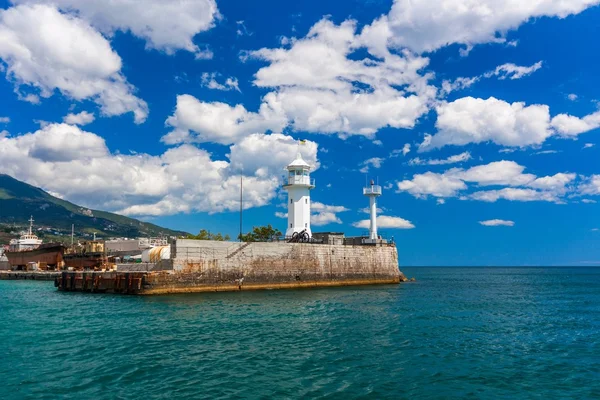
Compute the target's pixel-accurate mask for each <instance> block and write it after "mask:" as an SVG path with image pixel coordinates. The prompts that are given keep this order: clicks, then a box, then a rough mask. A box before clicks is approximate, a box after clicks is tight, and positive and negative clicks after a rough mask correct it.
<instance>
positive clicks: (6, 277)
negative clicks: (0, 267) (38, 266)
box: [0, 271, 60, 281]
mask: <svg viewBox="0 0 600 400" xmlns="http://www.w3.org/2000/svg"><path fill="white" fill-rule="evenodd" d="M59 276H60V272H56V271H0V281H17V280H32V281H53V280H55V279H56V278H57V277H59Z"/></svg>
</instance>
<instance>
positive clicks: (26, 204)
mask: <svg viewBox="0 0 600 400" xmlns="http://www.w3.org/2000/svg"><path fill="white" fill-rule="evenodd" d="M30 216H33V219H34V220H35V223H34V224H35V227H36V228H40V227H44V228H52V229H46V230H45V231H46V232H48V233H46V236H51V235H56V233H54V232H57V233H58V235H59V236H60V235H64V234H65V233H68V234H70V232H71V224H74V225H75V231H76V232H77V236H79V237H86V236H91V235H93V234H94V233H95V234H96V236H97V237H98V238H106V237H130V238H134V237H155V236H180V235H187V233H186V232H180V231H173V230H171V229H166V228H162V227H160V226H157V225H154V224H150V223H147V222H142V221H138V220H136V219H133V218H128V217H124V216H122V215H118V214H113V213H109V212H106V211H98V210H91V209H88V208H85V207H80V206H78V205H75V204H73V203H69V202H68V201H65V200H61V199H59V198H57V197H54V196H52V195H50V194H48V193H46V192H45V191H43V190H42V189H40V188H37V187H35V186H31V185H28V184H27V183H24V182H21V181H19V180H17V179H14V178H12V177H10V176H8V175H4V174H0V228H1V229H0V230H2V231H3V233H4V235H2V236H4V240H3V237H0V243H1V242H3V241H6V240H5V237H6V236H7V235H6V234H7V232H9V231H11V229H12V230H13V231H14V230H15V228H14V227H17V228H19V227H21V228H22V227H26V226H27V225H28V222H27V220H28V219H29V217H30ZM53 239H55V238H53Z"/></svg>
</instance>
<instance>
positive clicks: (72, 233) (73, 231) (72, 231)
mask: <svg viewBox="0 0 600 400" xmlns="http://www.w3.org/2000/svg"><path fill="white" fill-rule="evenodd" d="M74 235H75V224H71V248H73V236H74Z"/></svg>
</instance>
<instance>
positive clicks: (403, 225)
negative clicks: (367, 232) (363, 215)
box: [352, 215, 415, 229]
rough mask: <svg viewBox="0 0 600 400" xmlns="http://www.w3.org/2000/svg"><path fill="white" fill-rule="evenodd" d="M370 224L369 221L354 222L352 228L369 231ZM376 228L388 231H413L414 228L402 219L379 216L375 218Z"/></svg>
mask: <svg viewBox="0 0 600 400" xmlns="http://www.w3.org/2000/svg"><path fill="white" fill-rule="evenodd" d="M370 224H371V221H370V220H368V219H363V220H361V221H358V222H354V223H353V224H352V226H354V227H356V228H363V229H369V226H370ZM377 227H378V228H390V229H414V227H415V226H414V225H413V223H412V222H410V221H408V220H406V219H404V218H400V217H391V216H387V215H380V216H378V217H377Z"/></svg>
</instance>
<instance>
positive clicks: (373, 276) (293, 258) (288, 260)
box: [143, 239, 405, 294]
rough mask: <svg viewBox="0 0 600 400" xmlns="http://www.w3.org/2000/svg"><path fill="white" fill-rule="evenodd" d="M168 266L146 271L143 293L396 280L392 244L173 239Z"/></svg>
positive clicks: (400, 277) (395, 262)
mask: <svg viewBox="0 0 600 400" xmlns="http://www.w3.org/2000/svg"><path fill="white" fill-rule="evenodd" d="M171 255H172V258H171V262H172V266H173V272H172V273H169V274H164V273H163V274H150V275H148V276H147V277H146V281H145V284H144V290H143V292H144V293H148V294H152V293H178V292H200V291H215V290H216V291H220V290H252V289H268V288H300V287H317V286H343V285H364V284H378V283H398V282H400V281H403V280H405V278H404V275H403V274H402V273H401V272H400V271H399V269H398V253H397V250H396V247H395V246H394V245H378V246H345V245H323V244H303V243H235V242H216V241H204V240H188V239H179V240H177V241H176V242H175V243H174V244H173V245H172V248H171Z"/></svg>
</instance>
